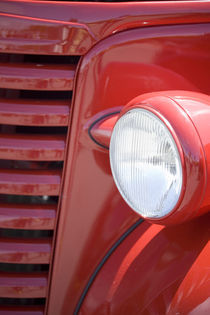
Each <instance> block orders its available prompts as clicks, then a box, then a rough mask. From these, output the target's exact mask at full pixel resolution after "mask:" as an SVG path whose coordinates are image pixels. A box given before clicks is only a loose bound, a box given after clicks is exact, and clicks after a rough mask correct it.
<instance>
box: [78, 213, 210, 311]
mask: <svg viewBox="0 0 210 315" xmlns="http://www.w3.org/2000/svg"><path fill="white" fill-rule="evenodd" d="M209 219H210V216H209V214H207V215H206V216H203V217H200V218H199V219H197V220H194V221H191V222H187V223H185V224H183V225H178V226H174V227H168V228H165V227H164V226H158V225H154V224H153V225H150V224H149V223H147V222H144V223H143V224H141V225H140V226H139V227H137V228H136V230H135V231H134V232H133V233H131V234H130V235H129V236H128V237H127V238H126V240H125V241H124V242H123V243H122V244H120V246H119V247H118V248H117V249H116V251H115V252H114V253H113V254H112V256H111V257H110V259H109V260H108V261H107V262H106V264H105V265H104V267H103V268H102V269H101V271H100V273H99V275H98V277H97V278H96V279H95V281H94V283H93V285H92V287H91V289H90V290H89V291H88V294H87V297H86V299H85V301H84V303H83V305H82V308H81V311H80V313H79V314H81V315H82V314H91V315H95V314H115V315H118V314H145V315H146V314H175V313H176V312H178V313H180V314H189V313H190V312H191V311H193V310H194V311H197V313H196V312H195V313H192V314H207V313H208V312H207V313H205V311H204V310H203V311H202V305H200V304H201V303H204V302H205V303H206V306H207V310H209V300H208V297H209V285H208V284H209V276H210V274H209V270H208V269H207V265H208V264H209V259H210V248H209V242H208V241H209V237H210V229H209ZM195 231H196V233H195ZM198 235H199V237H198ZM196 271H197V272H196ZM201 288H202V289H203V290H201ZM174 296H175V297H174ZM193 296H194V297H195V299H193ZM199 309H200V311H201V312H199Z"/></svg>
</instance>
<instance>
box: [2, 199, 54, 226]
mask: <svg viewBox="0 0 210 315" xmlns="http://www.w3.org/2000/svg"><path fill="white" fill-rule="evenodd" d="M56 210H57V206H56V205H41V204H40V205H39V204H37V205H32V204H2V203H1V204H0V229H1V228H4V229H26V230H29V229H31V230H53V229H54V226H55V217H56Z"/></svg>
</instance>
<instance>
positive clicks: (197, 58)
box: [49, 23, 210, 314]
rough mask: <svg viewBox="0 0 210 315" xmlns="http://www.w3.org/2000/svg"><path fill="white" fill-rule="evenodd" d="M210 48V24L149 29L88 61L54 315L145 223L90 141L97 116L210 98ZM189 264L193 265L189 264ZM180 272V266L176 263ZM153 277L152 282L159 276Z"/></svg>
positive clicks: (65, 310)
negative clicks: (154, 98) (151, 99)
mask: <svg viewBox="0 0 210 315" xmlns="http://www.w3.org/2000/svg"><path fill="white" fill-rule="evenodd" d="M209 43H210V25H209V24H206V23H204V24H199V25H176V26H159V27H155V28H152V27H151V28H149V27H148V28H146V29H136V30H129V31H126V32H121V33H119V34H115V35H113V36H112V37H110V38H107V39H105V40H104V41H101V42H100V43H99V44H97V45H96V46H95V47H94V48H93V49H92V50H90V51H89V52H88V54H86V55H85V56H84V58H83V59H82V62H81V64H80V68H79V71H78V73H77V81H76V86H75V95H76V96H75V99H74V110H73V113H72V127H71V132H70V135H71V136H70V142H69V151H68V155H67V158H66V161H67V162H68V163H66V177H65V182H64V186H63V195H62V196H63V197H62V205H61V212H60V219H59V229H58V234H57V241H56V252H55V259H54V268H53V274H52V283H51V291H50V300H49V314H53V313H54V312H55V313H56V314H69V313H72V312H73V311H74V309H75V307H76V303H77V301H78V300H79V297H80V296H81V294H82V291H83V288H84V287H85V285H86V284H87V282H88V280H89V278H90V277H91V275H92V274H93V272H94V270H95V268H96V266H97V265H98V264H99V263H100V261H101V260H102V259H103V257H104V255H105V254H106V253H107V252H108V250H109V249H110V248H111V246H112V245H113V244H114V243H115V242H116V241H117V240H118V239H119V238H120V236H121V235H122V234H123V233H124V232H125V231H126V230H127V229H128V228H129V227H130V226H131V225H132V224H133V223H134V222H136V220H137V219H138V215H137V214H135V213H134V212H132V211H131V209H130V208H129V207H128V206H127V205H126V204H125V203H124V201H123V200H122V198H121V197H120V195H119V193H118V192H117V189H116V188H115V185H114V182H113V179H112V176H111V171H110V166H109V158H108V152H107V150H106V149H103V148H100V147H99V146H98V145H97V144H96V143H94V142H93V141H92V139H91V138H90V137H89V135H88V132H87V131H88V128H89V126H90V124H91V122H93V117H94V119H97V118H100V117H101V116H103V115H104V114H105V113H106V112H107V110H109V109H112V108H115V107H119V106H123V105H125V104H126V103H127V102H128V101H130V100H131V99H132V98H134V97H135V96H137V95H139V94H142V93H145V92H152V91H161V90H173V89H176V90H177V89H179V90H190V91H200V92H203V93H206V94H209V92H210V88H209V75H208V73H209V72H208V71H206V70H207V69H210V59H209V48H210V44H209ZM90 83H91V84H90ZM122 87H123V88H122ZM189 242H191V241H190V239H189ZM182 255H183V256H185V255H186V253H185V251H182V252H180V257H181V256H182ZM187 257H188V256H187ZM189 263H190V262H189V261H188V260H187V259H186V260H184V263H183V264H186V265H187V266H188V264H189ZM174 268H177V270H179V269H180V268H181V267H180V265H179V264H177V265H176V264H175V265H174ZM66 270H67V271H66ZM149 276H151V279H150V281H152V280H153V276H152V274H150V273H149V274H148V277H149ZM158 279H159V281H161V278H158ZM157 281H158V280H157ZM61 292H62V294H61ZM58 296H59V299H58Z"/></svg>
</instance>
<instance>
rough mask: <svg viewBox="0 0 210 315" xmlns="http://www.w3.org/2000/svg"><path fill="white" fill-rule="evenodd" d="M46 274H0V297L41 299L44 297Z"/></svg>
mask: <svg viewBox="0 0 210 315" xmlns="http://www.w3.org/2000/svg"><path fill="white" fill-rule="evenodd" d="M46 291H47V274H46V273H44V272H43V273H33V274H30V273H24V274H21V273H7V272H3V273H2V272H1V273H0V296H1V297H5V298H42V297H45V296H46Z"/></svg>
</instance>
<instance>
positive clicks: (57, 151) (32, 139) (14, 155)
mask: <svg viewBox="0 0 210 315" xmlns="http://www.w3.org/2000/svg"><path fill="white" fill-rule="evenodd" d="M64 148H65V136H63V135H54V136H51V135H30V134H29V135H24V134H23V135H22V134H15V135H11V134H4V135H0V159H9V160H30V161H32V160H35V161H62V160H63V159H64Z"/></svg>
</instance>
